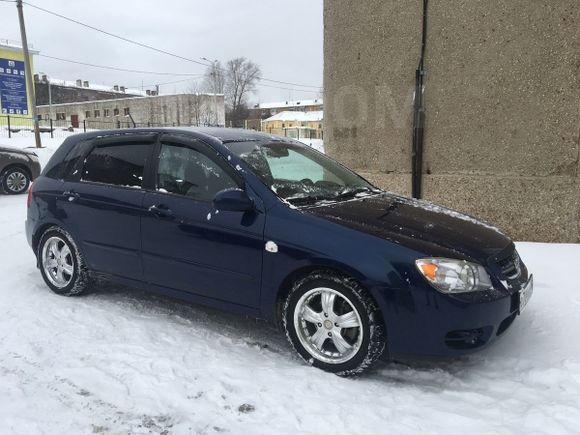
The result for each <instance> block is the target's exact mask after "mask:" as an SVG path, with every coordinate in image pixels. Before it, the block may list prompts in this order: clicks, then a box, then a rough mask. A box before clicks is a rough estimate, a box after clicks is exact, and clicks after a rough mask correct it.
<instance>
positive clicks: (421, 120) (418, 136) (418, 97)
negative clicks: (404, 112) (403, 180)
mask: <svg viewBox="0 0 580 435" xmlns="http://www.w3.org/2000/svg"><path fill="white" fill-rule="evenodd" d="M428 8H429V0H423V34H422V36H421V55H420V57H419V66H418V67H417V70H416V71H415V96H414V102H413V147H412V152H411V177H412V178H411V184H412V194H413V198H421V186H422V181H423V139H424V133H425V101H424V92H425V85H424V81H425V47H426V45H427V11H428Z"/></svg>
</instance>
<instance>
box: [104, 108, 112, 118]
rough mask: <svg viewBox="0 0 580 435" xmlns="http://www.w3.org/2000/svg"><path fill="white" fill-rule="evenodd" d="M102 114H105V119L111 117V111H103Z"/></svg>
mask: <svg viewBox="0 0 580 435" xmlns="http://www.w3.org/2000/svg"><path fill="white" fill-rule="evenodd" d="M103 112H104V113H105V117H107V118H108V117H109V116H111V109H104V110H103Z"/></svg>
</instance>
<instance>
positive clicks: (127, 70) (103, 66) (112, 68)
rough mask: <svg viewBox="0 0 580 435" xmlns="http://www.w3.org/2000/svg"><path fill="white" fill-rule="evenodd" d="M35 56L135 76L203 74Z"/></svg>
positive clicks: (43, 55) (192, 75) (196, 75)
mask: <svg viewBox="0 0 580 435" xmlns="http://www.w3.org/2000/svg"><path fill="white" fill-rule="evenodd" d="M0 1H2V0H0ZM37 56H39V57H46V58H47V59H54V60H60V61H62V62H68V63H74V64H77V65H84V66H90V67H93V68H101V69H109V70H113V71H122V72H130V73H137V74H152V75H162V76H187V77H199V76H203V74H200V73H173V72H163V71H144V70H138V69H129V68H120V67H116V66H107V65H96V64H93V63H87V62H81V61H78V60H71V59H64V58H62V57H56V56H49V55H47V54H37Z"/></svg>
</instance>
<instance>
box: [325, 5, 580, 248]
mask: <svg viewBox="0 0 580 435" xmlns="http://www.w3.org/2000/svg"><path fill="white" fill-rule="evenodd" d="M421 3H422V2H419V1H409V0H364V1H362V2H361V1H357V0H326V1H325V5H324V21H325V22H324V28H325V48H324V55H325V72H324V83H325V95H324V99H325V106H326V107H325V149H326V150H327V152H328V153H329V154H330V155H331V156H333V157H335V158H337V159H338V160H340V161H342V162H344V163H345V164H347V165H349V166H351V167H353V168H355V169H357V170H358V171H359V172H361V173H363V174H364V175H366V176H367V177H368V178H370V179H371V180H373V181H374V182H375V183H377V184H378V185H380V186H381V187H383V188H386V189H388V190H392V191H397V192H400V193H403V194H410V190H411V175H410V174H411V125H412V102H413V92H414V84H415V69H416V68H417V63H418V57H419V48H420V37H421V15H422V4H421ZM578 6H579V5H578V1H577V0H535V1H529V0H486V1H484V0H450V1H448V2H431V3H430V7H429V30H428V42H427V58H426V69H427V76H426V81H425V86H426V88H425V100H426V109H427V122H426V130H425V151H424V164H423V173H424V176H423V197H424V198H425V199H427V200H431V201H434V202H437V203H440V204H443V205H447V206H450V207H453V208H455V209H458V210H461V211H464V212H467V213H470V214H473V215H476V216H479V217H481V218H483V219H486V220H488V221H490V222H492V223H494V224H496V225H497V226H499V227H500V228H502V229H503V230H504V231H505V232H506V233H507V234H508V235H510V236H511V237H513V238H515V239H517V240H534V241H560V242H580V223H579V222H580V178H579V174H580V163H579V160H580V159H579V152H580V151H579V141H580V7H578Z"/></svg>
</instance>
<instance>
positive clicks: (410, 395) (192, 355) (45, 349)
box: [0, 141, 580, 435]
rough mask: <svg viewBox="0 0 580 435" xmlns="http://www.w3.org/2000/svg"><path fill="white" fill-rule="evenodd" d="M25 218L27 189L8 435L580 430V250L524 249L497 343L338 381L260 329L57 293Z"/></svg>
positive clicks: (14, 279) (0, 282)
mask: <svg viewBox="0 0 580 435" xmlns="http://www.w3.org/2000/svg"><path fill="white" fill-rule="evenodd" d="M0 143H1V141H0ZM25 215H26V196H25V195H21V196H16V197H11V196H0V277H1V278H0V434H2V435H10V434H18V435H21V434H26V435H31V434H59V435H61V434H89V433H104V434H127V433H130V434H149V433H153V434H156V433H163V434H198V433H199V434H205V433H207V434H211V433H231V434H277V433H288V434H294V433H309V434H330V433H332V434H343V433H344V434H363V433H365V434H366V433H368V434H378V433H380V434H383V433H385V434H386V433H389V434H416V433H418V432H425V433H440V434H446V435H449V434H465V433H470V434H482V433H485V434H487V433H495V434H512V433H514V434H515V433H518V434H519V433H537V434H550V435H553V434H572V433H580V340H579V339H578V337H577V335H576V334H577V333H578V331H580V284H579V281H578V279H577V277H576V271H577V269H578V265H580V245H556V244H535V243H519V244H518V249H519V250H520V253H521V256H522V258H523V259H524V261H525V262H526V263H527V265H528V267H529V268H530V270H531V271H532V272H533V273H534V275H535V283H536V289H535V293H534V296H533V298H532V300H531V302H530V304H529V306H528V307H527V309H526V311H525V312H524V314H523V315H522V316H521V317H520V318H518V319H517V320H516V322H515V323H514V325H513V326H512V327H511V329H510V330H509V331H508V332H506V334H505V335H504V336H503V337H502V339H501V340H500V341H498V342H497V343H496V344H495V345H494V346H492V347H491V348H489V349H486V350H484V351H482V352H480V353H478V354H475V355H472V356H470V357H465V358H462V359H459V360H453V361H437V362H425V361H423V362H411V363H409V362H406V363H402V362H397V363H394V362H393V363H380V364H379V365H378V367H377V368H376V369H375V370H374V371H372V372H370V373H368V374H366V375H364V376H362V377H360V378H357V379H342V378H339V377H337V376H334V375H331V374H327V373H324V372H321V371H319V370H316V369H314V368H311V367H309V366H307V365H305V364H304V363H303V362H302V360H300V359H299V358H298V357H297V356H296V355H295V354H294V352H293V351H292V350H291V348H290V346H289V345H288V344H287V343H286V340H285V337H284V336H283V335H282V334H281V333H279V332H278V330H277V329H276V328H275V327H274V326H272V325H270V324H267V323H264V322H259V321H255V320H252V319H246V318H239V317H236V316H233V315H230V314H225V313H222V312H218V311H214V310H211V309H207V308H203V307H199V306H194V305H189V304H184V303H180V302H176V301H173V300H169V299H165V298H161V297H158V296H153V295H148V294H146V293H143V292H140V291H136V290H129V289H125V288H117V287H112V286H108V287H101V288H99V289H98V290H97V291H96V292H95V293H93V294H91V295H88V296H85V297H78V298H64V297H60V296H57V295H55V294H53V293H51V292H50V291H49V290H48V288H47V287H46V286H45V285H44V283H43V281H42V278H41V276H40V273H39V272H38V270H37V269H36V267H35V260H34V256H33V254H32V252H31V251H30V249H29V247H28V245H27V243H26V240H25V236H24V230H23V222H24V219H25Z"/></svg>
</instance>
